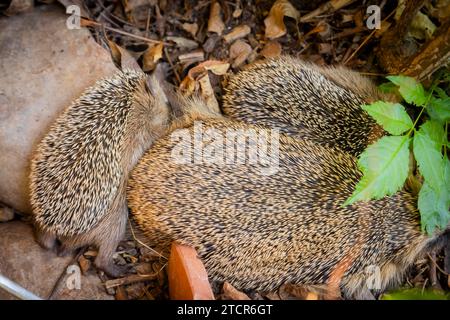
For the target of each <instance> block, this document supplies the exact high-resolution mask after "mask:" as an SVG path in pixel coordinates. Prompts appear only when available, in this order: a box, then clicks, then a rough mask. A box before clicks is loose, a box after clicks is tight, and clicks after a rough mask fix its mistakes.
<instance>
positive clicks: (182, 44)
mask: <svg viewBox="0 0 450 320" xmlns="http://www.w3.org/2000/svg"><path fill="white" fill-rule="evenodd" d="M166 39H167V40H169V41H173V42H175V43H176V44H177V47H178V48H181V49H188V50H192V49H196V48H197V47H198V43H197V42H195V41H194V40H190V39H186V38H183V37H167V38H166Z"/></svg>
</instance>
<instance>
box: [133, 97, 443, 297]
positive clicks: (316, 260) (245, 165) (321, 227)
mask: <svg viewBox="0 0 450 320" xmlns="http://www.w3.org/2000/svg"><path fill="white" fill-rule="evenodd" d="M196 103H198V102H196ZM193 109H195V106H194V107H193ZM186 119H188V120H186ZM186 119H185V122H180V123H178V124H176V125H175V126H174V129H175V130H174V131H173V132H172V133H171V134H170V135H167V136H165V137H163V138H161V139H160V140H158V141H157V142H156V143H155V144H154V145H153V146H152V148H151V149H150V150H149V151H147V152H146V153H145V154H144V156H143V157H142V158H141V160H140V161H139V163H138V164H137V165H136V167H135V169H134V170H133V171H132V173H131V175H130V181H129V187H128V193H127V196H128V203H129V207H130V209H131V212H132V215H133V217H134V219H135V220H136V222H137V223H138V225H139V226H140V228H141V229H142V230H143V232H144V234H145V235H146V237H147V238H148V239H147V240H148V243H149V244H151V245H154V246H157V247H159V248H164V249H168V248H169V245H170V242H171V241H178V242H180V243H183V244H187V245H190V246H193V247H194V248H195V249H196V250H197V252H198V254H199V256H200V258H201V259H202V261H203V262H204V264H205V267H206V269H207V271H208V274H209V276H210V279H211V280H213V281H228V282H230V283H231V284H232V285H234V286H236V287H237V288H239V289H241V290H246V289H256V290H261V291H265V290H273V289H275V288H277V287H279V286H280V285H281V284H283V283H293V284H302V285H314V286H321V285H328V286H327V287H332V286H337V287H338V288H339V286H340V289H341V290H342V292H343V294H344V296H345V297H347V298H349V297H353V298H370V297H373V296H372V295H371V290H369V289H375V291H376V292H381V291H383V290H385V289H386V288H387V287H389V286H390V285H393V284H396V283H398V281H399V280H400V279H401V277H402V275H403V274H404V272H405V270H407V268H408V266H410V265H411V264H412V262H413V261H415V259H416V258H418V257H419V256H420V255H422V254H423V253H424V252H425V251H426V250H427V249H428V248H431V247H432V246H435V245H437V244H438V243H440V242H442V241H441V239H442V237H443V235H440V236H436V237H431V238H429V237H427V236H426V235H424V234H422V233H421V230H420V222H419V214H418V211H417V209H416V199H415V198H414V197H413V196H412V195H411V194H409V193H407V192H405V191H399V192H398V193H396V194H395V195H394V196H391V197H385V198H383V199H381V200H373V201H369V202H366V203H356V204H354V205H350V206H347V207H342V204H343V203H344V201H345V200H346V199H347V198H348V197H349V196H350V194H351V193H352V191H353V189H354V187H355V185H356V183H357V182H358V180H359V179H360V177H361V173H360V171H359V170H358V168H357V165H356V159H355V157H354V156H352V155H349V154H348V153H345V152H342V151H341V150H339V149H337V148H329V147H324V146H322V145H319V144H317V143H314V142H312V141H310V140H308V139H297V138H292V137H290V136H288V135H285V134H280V135H279V139H278V147H279V149H278V160H276V161H273V159H274V158H273V157H275V158H276V152H274V153H273V154H272V153H270V152H265V150H271V149H270V146H271V145H272V143H274V142H275V146H276V139H275V140H272V134H275V133H273V132H272V131H270V129H268V128H267V127H260V126H255V125H250V124H245V123H243V122H237V121H233V120H227V119H224V118H222V117H221V116H213V115H211V114H210V115H208V116H203V117H202V116H201V113H198V112H197V113H196V115H195V116H193V117H192V118H191V119H189V117H186ZM194 120H196V121H195V122H194ZM200 132H201V133H202V134H203V135H204V137H205V138H204V140H203V141H204V144H203V145H200V144H198V141H200V140H201V139H200V140H196V139H198V136H199V135H200ZM236 132H237V135H234V136H233V133H236ZM229 134H231V136H230V135H229ZM196 136H197V138H196ZM242 136H247V138H248V139H247V140H245V139H239V137H242ZM221 137H222V138H221ZM230 137H232V138H230ZM233 137H234V138H236V137H237V139H235V140H234V138H233ZM252 137H253V138H252ZM255 137H256V138H255ZM261 137H263V138H262V139H263V140H264V139H266V141H269V140H270V141H269V142H268V143H267V144H266V146H267V148H256V149H251V148H252V147H251V146H253V147H254V146H255V145H257V144H256V142H255V141H259V142H261V140H260V139H261ZM275 137H276V134H275ZM252 139H253V140H252ZM224 141H225V142H224ZM232 141H234V144H233V143H232ZM250 141H253V142H250ZM196 143H197V144H196ZM222 143H225V145H226V147H225V146H222ZM230 143H231V144H230ZM212 146H214V148H212ZM258 146H259V145H258ZM261 146H264V144H261ZM226 148H228V149H226ZM246 148H247V149H246ZM225 149H226V150H227V152H226V153H225V152H224V153H223V154H222V153H221V150H225ZM233 150H234V151H233ZM238 150H240V152H239V151H238ZM242 150H244V151H243V152H242ZM255 150H256V155H257V157H256V159H259V160H258V161H256V162H255V161H253V162H251V160H250V157H249V156H248V157H247V155H249V154H253V155H255ZM230 151H233V152H232V153H233V156H230V154H231V153H230ZM228 157H231V158H228ZM221 159H222V161H221ZM270 159H272V162H271V160H270ZM229 160H231V161H229ZM267 164H270V165H271V166H272V167H274V168H275V169H277V170H269V171H266V172H264V170H263V169H265V168H266V167H267ZM268 173H269V174H268ZM373 274H374V275H375V278H374V279H372V280H375V281H372V280H371V278H370V276H371V275H373ZM378 274H379V277H376V276H377V275H378ZM372 278H373V277H372ZM371 283H372V285H370V284H371Z"/></svg>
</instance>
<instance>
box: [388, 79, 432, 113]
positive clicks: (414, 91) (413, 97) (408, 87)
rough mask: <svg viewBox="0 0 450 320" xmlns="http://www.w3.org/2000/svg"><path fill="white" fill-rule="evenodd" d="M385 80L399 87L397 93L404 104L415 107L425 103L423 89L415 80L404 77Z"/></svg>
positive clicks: (425, 98)
mask: <svg viewBox="0 0 450 320" xmlns="http://www.w3.org/2000/svg"><path fill="white" fill-rule="evenodd" d="M386 78H387V79H389V80H390V81H391V82H393V83H395V84H396V85H397V86H399V89H398V91H399V92H400V94H401V95H402V97H403V99H405V101H406V102H408V103H412V104H415V105H416V106H423V105H425V103H426V102H427V94H426V92H425V89H424V88H423V86H422V85H421V84H420V83H419V82H417V81H416V79H414V78H411V77H406V76H388V77H386Z"/></svg>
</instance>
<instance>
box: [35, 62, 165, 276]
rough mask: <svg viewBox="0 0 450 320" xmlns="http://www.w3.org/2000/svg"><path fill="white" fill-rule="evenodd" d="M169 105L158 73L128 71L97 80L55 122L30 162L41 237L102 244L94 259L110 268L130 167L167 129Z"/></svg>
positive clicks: (48, 242) (46, 241)
mask: <svg viewBox="0 0 450 320" xmlns="http://www.w3.org/2000/svg"><path fill="white" fill-rule="evenodd" d="M168 118H169V108H168V106H167V103H166V100H165V97H164V95H163V94H162V90H161V89H160V88H159V84H158V82H157V81H156V80H155V79H154V78H149V79H147V76H146V75H145V74H144V73H142V72H138V71H133V70H124V71H120V72H118V73H116V74H115V75H113V76H112V77H110V78H105V79H102V80H99V81H98V82H97V83H95V85H94V86H92V87H90V88H88V89H87V90H86V91H85V92H84V93H83V94H82V95H81V96H80V97H79V98H78V99H77V100H75V101H74V102H73V103H72V104H71V105H70V106H68V107H67V109H66V110H65V111H64V112H63V113H62V114H61V115H60V116H59V117H58V118H57V120H56V121H55V122H54V123H53V124H52V126H51V128H50V130H49V132H48V134H47V135H46V136H45V137H44V138H43V140H42V141H41V143H40V144H39V145H38V146H37V149H36V151H35V155H34V157H33V159H32V165H31V185H30V194H31V204H32V208H33V217H34V221H35V225H36V228H37V230H38V232H37V233H38V241H39V242H40V244H41V245H43V246H44V247H46V248H52V247H54V246H55V244H56V240H57V239H58V240H60V241H61V243H62V245H61V246H60V248H59V251H60V253H62V254H63V253H66V252H67V251H71V250H73V249H75V248H77V247H81V246H84V245H91V244H93V245H97V246H98V247H99V254H98V256H97V259H96V261H95V263H96V265H97V266H98V267H99V268H102V269H104V270H105V271H106V272H108V273H110V274H111V275H117V274H119V273H120V271H119V269H118V268H116V267H115V266H113V265H112V263H111V258H112V254H113V253H114V251H115V250H116V247H117V244H118V242H119V241H120V240H121V238H122V237H123V235H124V232H125V227H126V221H127V217H128V211H127V206H126V194H125V190H126V183H127V178H128V174H129V172H130V170H131V169H132V167H133V166H134V165H135V164H136V162H137V160H138V159H139V158H140V156H141V155H142V154H143V153H144V151H145V150H146V149H147V148H148V147H149V146H150V145H151V144H152V142H153V141H154V140H155V139H156V138H158V137H159V136H161V135H162V134H163V133H164V132H165V130H166V129H167V123H168Z"/></svg>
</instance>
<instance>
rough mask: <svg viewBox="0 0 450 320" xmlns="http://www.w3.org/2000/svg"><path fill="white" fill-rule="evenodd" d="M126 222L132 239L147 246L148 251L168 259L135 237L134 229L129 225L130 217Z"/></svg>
mask: <svg viewBox="0 0 450 320" xmlns="http://www.w3.org/2000/svg"><path fill="white" fill-rule="evenodd" d="M128 224H129V226H130V230H131V234H132V236H133V239H134V240H135V241H136V242H137V243H139V244H140V245H142V246H144V247H145V248H147V249H148V250H150V251H152V252H154V253H156V254H157V255H158V256H160V257H162V258H164V259H166V260H169V259H168V258H167V257H166V256H164V255H163V254H161V253H159V252H158V251H156V250H155V249H153V248H151V247H149V246H148V245H146V244H145V243H143V242H142V241H141V240H139V239H138V238H137V237H136V234H135V233H134V229H133V226H132V225H131V221H130V219H128Z"/></svg>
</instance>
